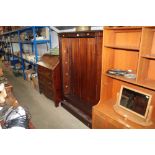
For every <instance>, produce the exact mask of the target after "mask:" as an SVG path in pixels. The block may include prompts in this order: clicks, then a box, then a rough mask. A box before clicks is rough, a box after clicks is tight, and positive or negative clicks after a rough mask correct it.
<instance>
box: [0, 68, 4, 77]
mask: <svg viewBox="0 0 155 155" xmlns="http://www.w3.org/2000/svg"><path fill="white" fill-rule="evenodd" d="M0 76H3V70H2V68H0Z"/></svg>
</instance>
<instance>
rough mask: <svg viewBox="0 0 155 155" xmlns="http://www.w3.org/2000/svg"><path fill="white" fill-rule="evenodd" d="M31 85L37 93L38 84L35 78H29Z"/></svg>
mask: <svg viewBox="0 0 155 155" xmlns="http://www.w3.org/2000/svg"><path fill="white" fill-rule="evenodd" d="M31 84H32V86H33V88H34V89H35V90H37V91H39V84H38V78H37V77H33V76H32V78H31Z"/></svg>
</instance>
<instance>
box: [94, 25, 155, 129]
mask: <svg viewBox="0 0 155 155" xmlns="http://www.w3.org/2000/svg"><path fill="white" fill-rule="evenodd" d="M154 38H155V27H105V28H104V40H103V49H102V50H103V51H104V52H102V54H103V55H102V74H101V93H100V101H99V103H98V105H96V106H94V107H93V128H155V108H154V109H153V111H152V116H151V120H152V122H153V123H152V125H150V126H142V125H139V124H137V123H134V122H132V121H129V120H127V119H126V118H124V117H123V116H121V115H119V114H118V113H117V112H116V111H114V107H113V106H114V104H116V102H117V94H118V93H119V92H120V88H121V86H122V85H124V86H127V87H130V88H133V89H135V90H138V91H141V92H144V93H148V94H150V95H152V101H151V105H152V106H153V107H154V106H155V71H154V66H155V55H154V53H155V47H154V40H155V39H154ZM109 69H121V70H132V71H133V73H134V74H135V75H136V78H135V79H129V78H126V77H124V76H117V75H110V74H107V71H108V70H109Z"/></svg>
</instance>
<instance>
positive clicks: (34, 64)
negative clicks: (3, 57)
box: [0, 26, 52, 79]
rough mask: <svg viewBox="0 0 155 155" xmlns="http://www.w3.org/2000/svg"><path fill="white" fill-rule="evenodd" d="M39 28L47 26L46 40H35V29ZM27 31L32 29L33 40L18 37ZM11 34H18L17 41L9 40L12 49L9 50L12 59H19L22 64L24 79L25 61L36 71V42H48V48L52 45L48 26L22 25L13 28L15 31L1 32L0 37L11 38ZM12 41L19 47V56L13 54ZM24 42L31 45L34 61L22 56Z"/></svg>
mask: <svg viewBox="0 0 155 155" xmlns="http://www.w3.org/2000/svg"><path fill="white" fill-rule="evenodd" d="M41 28H48V30H49V38H48V40H37V38H36V34H37V32H36V31H37V30H38V29H41ZM28 31H32V34H33V40H29V41H22V40H21V38H20V35H21V33H23V32H26V33H27V32H28ZM12 34H17V35H18V41H11V40H10V45H11V49H12V50H11V51H12V52H11V57H12V58H13V60H14V59H19V60H20V61H21V66H22V67H21V69H22V72H23V76H24V79H25V78H26V76H25V62H26V63H29V64H31V65H33V66H34V69H35V71H37V62H38V56H39V55H38V48H37V45H38V44H48V43H49V48H51V47H52V43H51V33H50V27H49V26H29V27H24V28H22V29H18V30H15V31H10V32H6V33H3V34H1V35H0V37H3V36H9V37H10V38H11V35H12ZM1 41H2V40H1ZM13 43H18V45H19V49H20V56H17V55H15V54H14V51H13ZM24 44H30V45H31V46H32V53H33V54H34V55H35V62H31V61H28V60H26V59H25V58H23V52H24V51H23V45H24Z"/></svg>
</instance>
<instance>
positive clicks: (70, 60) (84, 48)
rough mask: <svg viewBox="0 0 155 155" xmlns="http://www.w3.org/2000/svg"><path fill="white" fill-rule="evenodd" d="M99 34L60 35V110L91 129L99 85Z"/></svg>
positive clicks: (100, 46)
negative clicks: (70, 114) (61, 108)
mask: <svg viewBox="0 0 155 155" xmlns="http://www.w3.org/2000/svg"><path fill="white" fill-rule="evenodd" d="M102 35H103V32H102V31H87V32H70V33H60V34H59V45H60V47H59V48H60V59H61V60H60V61H61V77H62V91H63V100H62V102H61V104H62V106H63V107H64V108H66V109H67V110H68V111H70V112H71V113H72V114H73V115H74V116H76V117H77V118H79V119H80V120H81V121H82V122H83V123H85V124H86V125H87V126H88V127H90V128H91V124H92V107H93V106H94V105H95V104H97V103H98V101H99V97H100V83H101V60H102V59H101V55H102V38H103V36H102Z"/></svg>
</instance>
